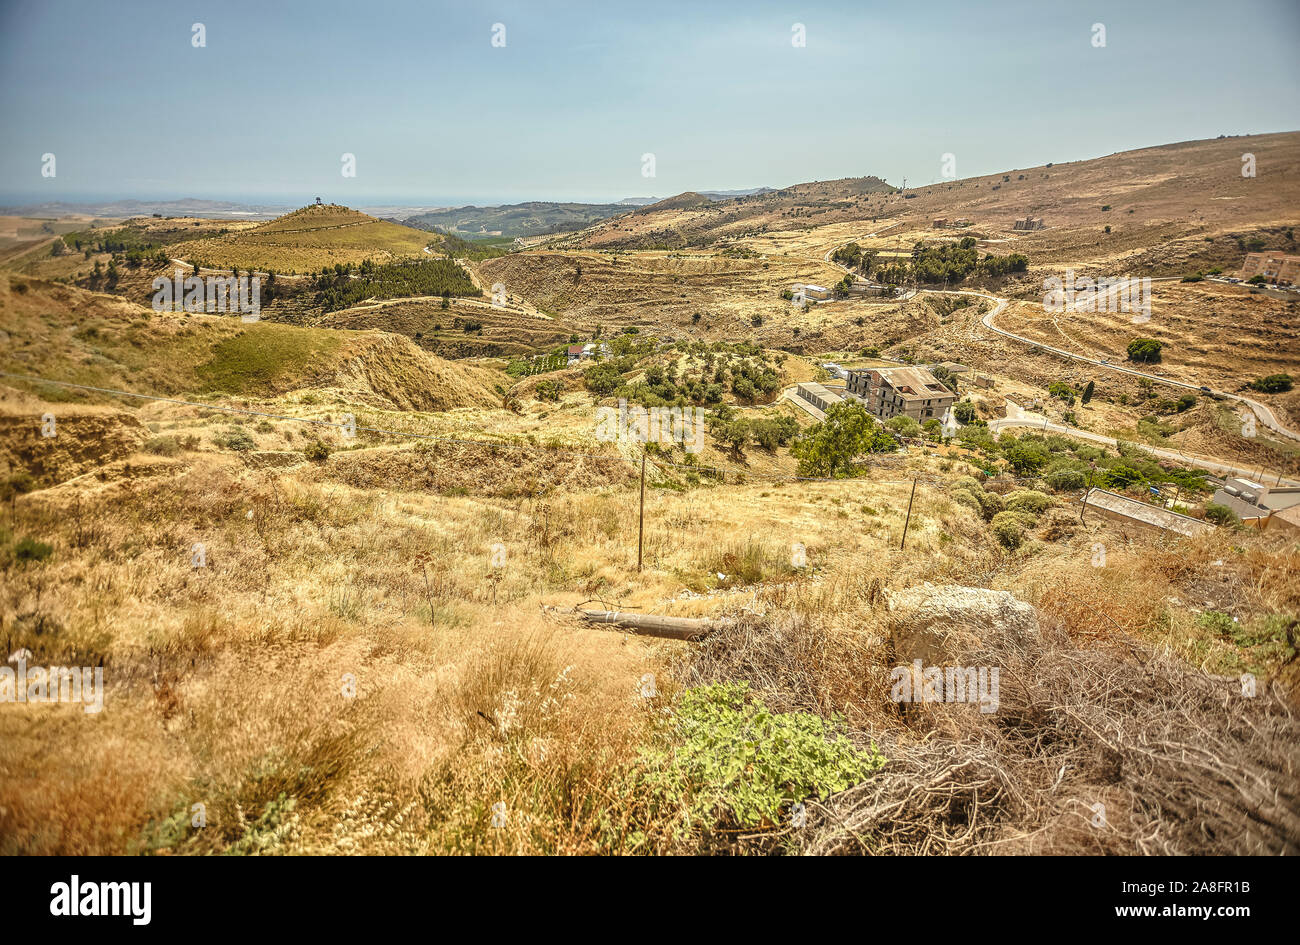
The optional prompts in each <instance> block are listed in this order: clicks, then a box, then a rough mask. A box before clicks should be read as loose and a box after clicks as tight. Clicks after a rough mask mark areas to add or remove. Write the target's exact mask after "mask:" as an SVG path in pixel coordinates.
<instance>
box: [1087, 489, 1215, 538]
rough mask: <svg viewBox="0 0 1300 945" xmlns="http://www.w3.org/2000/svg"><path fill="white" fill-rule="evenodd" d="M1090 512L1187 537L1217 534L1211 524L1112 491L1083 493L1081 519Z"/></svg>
mask: <svg viewBox="0 0 1300 945" xmlns="http://www.w3.org/2000/svg"><path fill="white" fill-rule="evenodd" d="M1089 512H1092V513H1095V514H1098V515H1101V517H1102V518H1108V519H1112V520H1113V521H1118V522H1124V523H1126V524H1129V525H1137V526H1140V527H1142V528H1154V529H1158V530H1160V531H1166V532H1173V533H1174V534H1176V535H1183V536H1184V537H1187V538H1191V537H1194V536H1196V535H1204V534H1206V533H1207V532H1212V531H1214V526H1213V525H1211V524H1210V523H1209V522H1202V521H1201V520H1200V519H1196V518H1192V517H1191V516H1190V515H1183V514H1182V513H1180V512H1171V511H1170V510H1169V509H1162V508H1161V507H1160V506H1158V505H1149V504H1148V503H1146V502H1143V501H1142V500H1141V499H1134V498H1132V497H1131V496H1126V495H1120V494H1119V493H1118V492H1110V491H1108V490H1106V489H1095V488H1094V489H1089V490H1088V491H1087V492H1086V493H1084V496H1083V511H1082V512H1081V513H1080V517H1083V516H1084V515H1085V514H1087V513H1089Z"/></svg>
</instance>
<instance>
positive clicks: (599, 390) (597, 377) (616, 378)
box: [582, 363, 623, 397]
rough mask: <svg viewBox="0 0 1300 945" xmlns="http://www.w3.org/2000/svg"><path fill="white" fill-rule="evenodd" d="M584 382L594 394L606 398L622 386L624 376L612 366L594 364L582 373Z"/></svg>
mask: <svg viewBox="0 0 1300 945" xmlns="http://www.w3.org/2000/svg"><path fill="white" fill-rule="evenodd" d="M582 382H583V384H585V385H586V387H587V390H589V391H591V392H592V393H593V394H596V395H597V396H599V397H606V396H608V395H610V394H612V393H614V391H616V390H618V389H619V387H621V386H622V384H623V376H622V375H621V374H619V372H618V368H616V367H614V365H612V364H609V363H602V364H593V365H592V366H591V367H589V368H587V369H586V370H585V371H583V372H582Z"/></svg>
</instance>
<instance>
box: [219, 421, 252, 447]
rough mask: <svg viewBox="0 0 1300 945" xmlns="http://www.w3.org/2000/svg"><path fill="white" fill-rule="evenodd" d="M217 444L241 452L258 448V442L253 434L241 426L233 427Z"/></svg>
mask: <svg viewBox="0 0 1300 945" xmlns="http://www.w3.org/2000/svg"><path fill="white" fill-rule="evenodd" d="M217 445H218V446H224V447H225V448H226V449H230V450H236V451H237V452H240V453H246V452H248V451H249V450H252V449H256V448H257V443H256V442H255V441H254V440H253V436H252V434H250V433H249V432H248V431H247V430H245V429H242V428H241V427H231V428H230V431H229V432H228V433H227V434H226V435H225V436H224V437H222V438H221V439H219V440H218V441H217Z"/></svg>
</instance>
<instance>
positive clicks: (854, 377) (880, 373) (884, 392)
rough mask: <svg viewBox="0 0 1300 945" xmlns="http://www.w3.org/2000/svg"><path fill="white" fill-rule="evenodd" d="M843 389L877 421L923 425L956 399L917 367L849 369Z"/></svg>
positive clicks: (937, 416) (930, 375)
mask: <svg viewBox="0 0 1300 945" xmlns="http://www.w3.org/2000/svg"><path fill="white" fill-rule="evenodd" d="M845 389H846V392H847V393H848V394H850V395H852V396H854V397H856V398H857V399H858V400H860V401H862V402H863V403H864V404H866V407H867V410H868V411H869V412H870V413H872V414H874V415H875V416H877V417H879V418H880V419H881V420H888V419H889V418H890V417H897V416H908V417H911V418H912V419H914V420H917V421H919V422H921V423H924V422H925V421H926V420H929V419H931V418H932V417H933V418H935V419H939V418H941V417H943V415H944V413H945V412H946V411H947V410H948V408H949V407H951V406H952V404H953V401H955V400H956V399H957V395H956V394H954V393H953V392H952V391H950V390H949V389H948V388H946V387H944V386H943V385H942V384H940V383H939V380H938V378H936V377H935V376H934V375H933V374H931V373H930V372H929V371H927V370H926V369H925V368H919V367H897V368H866V369H857V370H850V371H849V372H848V377H847V378H845Z"/></svg>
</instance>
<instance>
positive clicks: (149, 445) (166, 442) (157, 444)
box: [144, 436, 181, 456]
mask: <svg viewBox="0 0 1300 945" xmlns="http://www.w3.org/2000/svg"><path fill="white" fill-rule="evenodd" d="M144 451H145V452H146V453H152V454H154V455H155V456H177V455H179V454H180V451H181V444H180V441H179V440H177V439H176V437H174V436H155V437H152V438H151V439H148V440H146V441H145V444H144Z"/></svg>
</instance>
